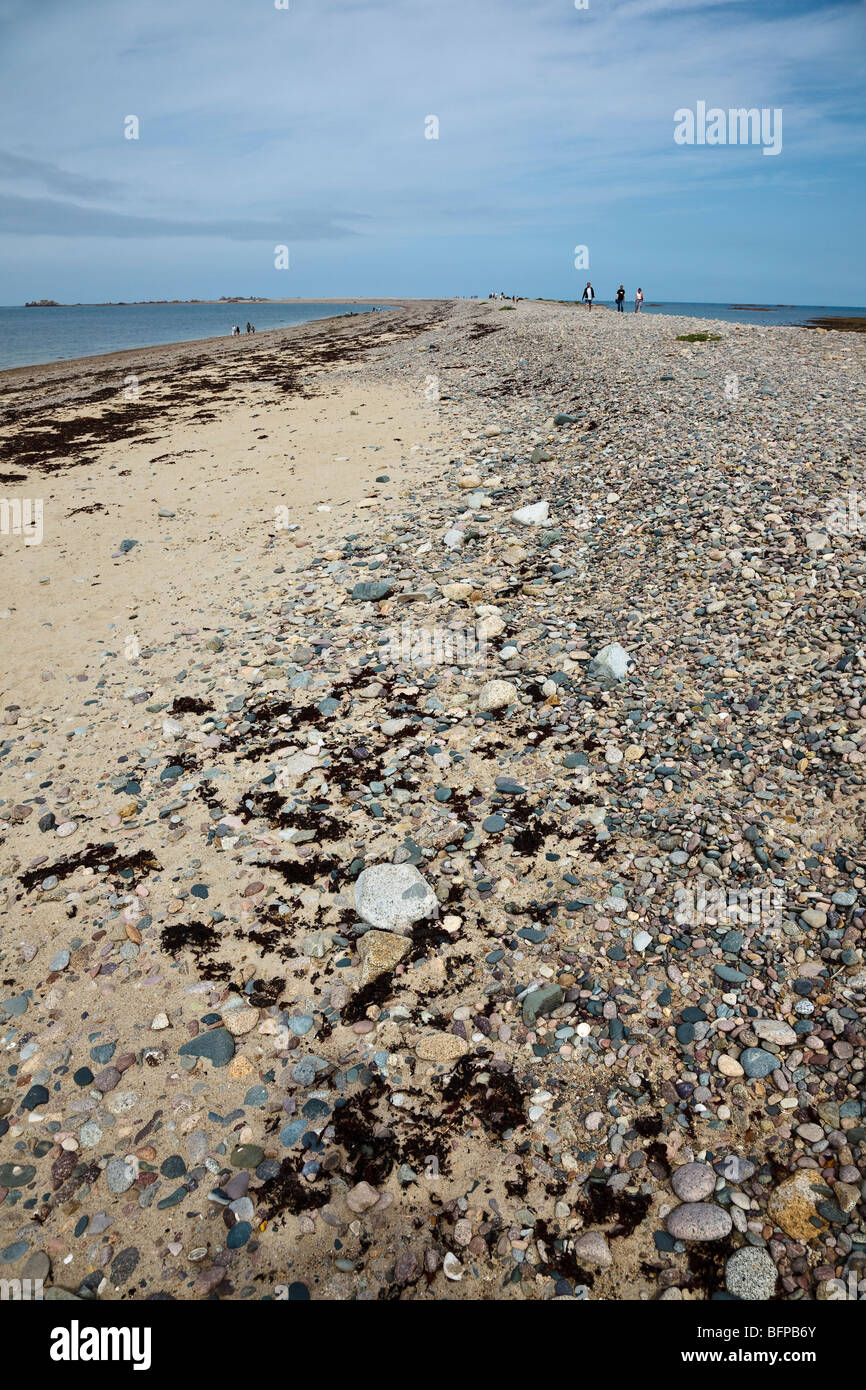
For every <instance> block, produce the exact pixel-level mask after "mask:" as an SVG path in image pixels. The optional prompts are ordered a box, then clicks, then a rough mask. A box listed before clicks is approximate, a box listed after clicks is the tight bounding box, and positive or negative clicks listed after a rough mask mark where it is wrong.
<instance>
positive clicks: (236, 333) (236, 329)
mask: <svg viewBox="0 0 866 1390" xmlns="http://www.w3.org/2000/svg"><path fill="white" fill-rule="evenodd" d="M255 331H256V326H255V324H254V323H248V324H247V332H248V333H255ZM240 332H241V326H240V324H239V323H233V324H232V337H233V338H239V337H240Z"/></svg>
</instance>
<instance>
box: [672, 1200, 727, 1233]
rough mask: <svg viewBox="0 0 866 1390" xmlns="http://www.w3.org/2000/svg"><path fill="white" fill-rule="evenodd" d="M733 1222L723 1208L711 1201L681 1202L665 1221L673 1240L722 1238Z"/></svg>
mask: <svg viewBox="0 0 866 1390" xmlns="http://www.w3.org/2000/svg"><path fill="white" fill-rule="evenodd" d="M733 1224H734V1223H733V1222H732V1220H731V1218H730V1216H729V1215H728V1213H727V1212H726V1211H725V1210H724V1208H723V1207H717V1206H716V1205H715V1204H714V1203H713V1202H683V1203H682V1205H681V1206H678V1207H674V1209H673V1211H671V1212H668V1216H667V1219H666V1221H665V1225H666V1227H667V1230H668V1235H672V1236H673V1238H674V1240H724V1238H725V1236H726V1235H729V1234H730V1231H731V1227H732V1226H733Z"/></svg>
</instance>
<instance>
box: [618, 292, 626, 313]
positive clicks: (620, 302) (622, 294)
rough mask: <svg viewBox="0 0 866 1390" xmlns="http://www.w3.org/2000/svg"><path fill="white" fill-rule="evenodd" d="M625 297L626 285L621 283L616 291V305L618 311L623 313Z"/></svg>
mask: <svg viewBox="0 0 866 1390" xmlns="http://www.w3.org/2000/svg"><path fill="white" fill-rule="evenodd" d="M624 299H625V285H620V287H619V289H618V290H617V292H616V307H617V312H618V313H620V314H621V313H623V312H624V311H623V307H622V306H623V300H624Z"/></svg>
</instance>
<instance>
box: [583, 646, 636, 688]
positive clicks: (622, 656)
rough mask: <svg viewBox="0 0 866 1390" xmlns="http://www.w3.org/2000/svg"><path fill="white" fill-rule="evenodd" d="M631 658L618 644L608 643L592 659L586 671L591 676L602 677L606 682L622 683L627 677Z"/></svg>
mask: <svg viewBox="0 0 866 1390" xmlns="http://www.w3.org/2000/svg"><path fill="white" fill-rule="evenodd" d="M631 664H632V658H631V657H630V656H629V654H628V652H627V651H626V650H625V648H624V647H621V646H620V645H619V642H608V644H607V646H606V647H602V649H601V651H600V652H598V653H597V654H596V656H595V657H593V659H592V661H591V662H590V663H589V667H588V671H589V674H590V675H591V676H602V677H605V678H606V679H608V680H616V681H623V680H625V678H626V676H627V675H628V670H629V666H630V665H631Z"/></svg>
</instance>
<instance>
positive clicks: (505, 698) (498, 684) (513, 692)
mask: <svg viewBox="0 0 866 1390" xmlns="http://www.w3.org/2000/svg"><path fill="white" fill-rule="evenodd" d="M519 699H520V692H519V690H518V689H517V686H516V685H512V684H511V681H487V682H486V683H485V684H484V685H482V687H481V689H480V690H479V692H478V708H479V710H480V711H481V713H482V714H484V713H487V712H488V711H490V710H497V709H506V708H507V707H508V706H509V705H514V704H516V703H517V701H518V700H519Z"/></svg>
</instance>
